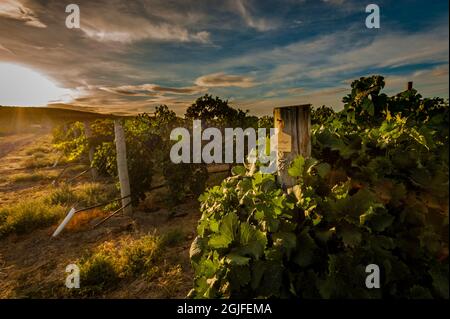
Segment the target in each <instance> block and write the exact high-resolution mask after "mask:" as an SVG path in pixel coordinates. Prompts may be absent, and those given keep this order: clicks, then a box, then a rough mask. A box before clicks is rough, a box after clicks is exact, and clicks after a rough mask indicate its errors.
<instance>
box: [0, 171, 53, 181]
mask: <svg viewBox="0 0 450 319" xmlns="http://www.w3.org/2000/svg"><path fill="white" fill-rule="evenodd" d="M54 178H56V174H55V173H45V174H44V173H40V172H33V173H19V174H14V175H11V176H10V177H9V178H8V180H9V181H11V182H13V183H27V182H39V181H48V180H52V179H54ZM5 180H6V179H5Z"/></svg>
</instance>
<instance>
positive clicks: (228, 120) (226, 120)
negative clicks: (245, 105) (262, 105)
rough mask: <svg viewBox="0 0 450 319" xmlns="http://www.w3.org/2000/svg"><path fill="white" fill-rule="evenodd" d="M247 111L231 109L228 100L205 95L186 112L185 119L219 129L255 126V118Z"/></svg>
mask: <svg viewBox="0 0 450 319" xmlns="http://www.w3.org/2000/svg"><path fill="white" fill-rule="evenodd" d="M248 112H249V111H248V110H246V111H243V110H241V109H239V108H238V109H235V108H232V107H231V106H230V105H229V104H228V100H222V99H221V98H219V97H217V96H216V97H215V98H214V97H213V96H212V95H209V94H205V95H204V96H201V97H199V98H198V99H197V100H196V101H195V102H194V103H193V104H192V105H191V106H190V107H188V109H187V110H186V113H185V117H186V118H187V119H200V120H202V121H203V122H204V123H208V124H210V125H216V126H220V127H243V126H244V127H248V126H256V125H257V121H258V120H257V118H256V117H253V116H249V115H248Z"/></svg>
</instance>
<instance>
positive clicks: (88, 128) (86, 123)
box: [84, 120, 98, 180]
mask: <svg viewBox="0 0 450 319" xmlns="http://www.w3.org/2000/svg"><path fill="white" fill-rule="evenodd" d="M84 133H85V135H86V138H87V140H88V145H89V164H90V165H91V174H92V178H93V179H94V180H95V179H97V177H98V173H97V170H96V169H95V168H94V167H92V162H93V160H94V154H95V147H94V145H92V143H91V138H92V130H91V123H90V121H87V120H86V121H84Z"/></svg>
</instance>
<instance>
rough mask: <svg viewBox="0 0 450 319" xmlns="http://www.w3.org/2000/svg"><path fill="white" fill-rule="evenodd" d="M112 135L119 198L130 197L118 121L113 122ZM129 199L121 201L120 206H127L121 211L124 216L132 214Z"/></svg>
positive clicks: (121, 129) (125, 158)
mask: <svg viewBox="0 0 450 319" xmlns="http://www.w3.org/2000/svg"><path fill="white" fill-rule="evenodd" d="M114 135H115V142H116V152H117V170H118V173H119V181H120V195H121V197H125V196H129V195H130V179H129V177H128V165H127V148H126V143H125V133H124V130H123V126H122V122H121V120H120V119H116V120H114ZM130 202H131V198H130V197H127V198H124V199H122V206H125V205H128V206H127V207H125V208H124V209H123V212H124V214H126V215H130V214H131V213H132V212H133V209H132V207H131V205H130V204H129V203H130Z"/></svg>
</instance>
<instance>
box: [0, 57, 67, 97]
mask: <svg viewBox="0 0 450 319" xmlns="http://www.w3.org/2000/svg"><path fill="white" fill-rule="evenodd" d="M72 95H73V91H72V90H69V89H64V88H60V87H58V86H57V85H56V84H55V83H53V82H52V81H51V80H50V79H48V78H47V77H45V76H44V75H42V74H40V73H39V72H36V71H34V70H33V69H31V68H27V67H24V66H21V65H17V64H12V63H0V105H3V106H46V105H47V104H49V103H53V102H69V101H70V100H71V96H72Z"/></svg>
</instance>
